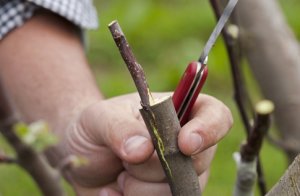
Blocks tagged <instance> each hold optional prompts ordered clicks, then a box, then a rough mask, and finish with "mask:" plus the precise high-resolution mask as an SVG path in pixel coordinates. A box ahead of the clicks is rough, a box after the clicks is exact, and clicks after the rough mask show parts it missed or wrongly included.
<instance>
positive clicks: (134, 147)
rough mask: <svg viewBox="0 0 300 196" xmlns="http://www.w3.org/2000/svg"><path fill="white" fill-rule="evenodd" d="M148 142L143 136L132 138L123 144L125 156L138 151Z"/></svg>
mask: <svg viewBox="0 0 300 196" xmlns="http://www.w3.org/2000/svg"><path fill="white" fill-rule="evenodd" d="M147 141H148V138H146V137H143V136H133V137H131V138H129V139H128V140H127V141H126V142H125V152H126V154H127V155H129V154H132V153H134V152H136V151H138V150H139V148H141V147H142V145H143V144H145V143H146V142H147Z"/></svg>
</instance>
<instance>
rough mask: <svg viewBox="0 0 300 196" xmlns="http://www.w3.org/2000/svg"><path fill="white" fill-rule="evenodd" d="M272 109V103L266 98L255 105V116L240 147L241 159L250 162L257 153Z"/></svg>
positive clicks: (268, 124) (268, 123) (268, 125)
mask: <svg viewBox="0 0 300 196" xmlns="http://www.w3.org/2000/svg"><path fill="white" fill-rule="evenodd" d="M273 111H274V104H273V103H272V102H270V101H268V100H264V101H261V102H259V103H258V104H257V105H256V112H257V116H256V119H255V122H254V126H253V130H252V131H251V133H250V135H249V137H248V138H247V143H246V144H245V145H243V147H242V149H241V155H242V160H244V161H248V162H250V161H253V160H254V159H256V157H257V156H258V155H259V152H260V149H261V146H262V142H263V139H264V137H265V135H266V134H267V131H268V129H269V127H270V115H271V113H272V112H273Z"/></svg>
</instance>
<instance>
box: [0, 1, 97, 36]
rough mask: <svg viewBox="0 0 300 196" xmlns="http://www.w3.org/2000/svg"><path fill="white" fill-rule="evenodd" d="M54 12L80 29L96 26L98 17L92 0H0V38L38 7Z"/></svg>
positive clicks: (26, 18)
mask: <svg viewBox="0 0 300 196" xmlns="http://www.w3.org/2000/svg"><path fill="white" fill-rule="evenodd" d="M42 8H43V9H47V10H49V11H51V12H53V13H56V14H58V15H60V16H62V17H64V18H65V19H67V20H68V21H70V22H72V23H73V24H75V25H76V26H78V27H79V28H81V29H95V28H97V27H98V17H97V12H96V9H95V7H94V5H93V2H92V0H1V1H0V39H2V38H3V37H4V36H5V35H6V34H7V33H9V32H10V31H11V30H13V29H15V28H17V27H19V26H22V25H23V24H24V23H25V22H26V20H28V19H30V18H31V17H32V16H33V14H34V12H35V11H37V10H39V9H42Z"/></svg>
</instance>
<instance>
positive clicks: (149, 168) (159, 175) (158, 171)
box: [123, 152, 166, 182]
mask: <svg viewBox="0 0 300 196" xmlns="http://www.w3.org/2000/svg"><path fill="white" fill-rule="evenodd" d="M123 166H124V168H125V169H126V171H127V172H128V173H129V174H130V175H131V176H133V177H135V178H137V179H139V180H142V181H147V182H162V181H164V180H165V179H166V176H165V173H164V171H163V168H162V166H161V163H160V161H159V159H158V156H157V153H156V152H155V153H153V155H152V156H151V158H150V159H148V160H147V161H146V162H144V163H141V164H128V163H123Z"/></svg>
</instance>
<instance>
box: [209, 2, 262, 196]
mask: <svg viewBox="0 0 300 196" xmlns="http://www.w3.org/2000/svg"><path fill="white" fill-rule="evenodd" d="M210 3H211V6H212V8H213V11H214V13H215V16H216V18H217V19H218V18H220V16H221V13H222V12H221V7H222V5H221V2H220V1H218V0H210ZM225 3H226V2H224V4H225ZM232 16H233V17H231V18H230V19H231V21H234V25H235V24H236V21H235V19H236V17H235V16H236V14H235V11H234V12H233V14H232ZM222 36H223V39H224V42H225V46H226V49H227V52H228V57H229V61H230V67H231V73H232V79H233V87H234V98H235V101H236V104H237V107H238V111H239V113H240V116H241V119H242V122H243V125H244V127H245V131H246V134H247V136H248V135H249V134H250V132H251V129H252V126H251V125H250V120H249V119H250V118H249V114H248V113H247V109H246V107H245V105H247V106H249V107H248V110H250V115H251V117H254V110H253V105H252V103H251V100H250V98H249V94H248V93H247V91H246V90H245V82H244V78H243V74H242V73H241V71H240V66H241V65H240V64H241V57H242V54H241V46H240V44H239V42H238V40H237V39H236V38H235V37H234V36H232V35H231V34H230V33H229V31H228V28H224V29H223V31H222ZM237 37H238V35H237ZM257 174H258V185H259V189H260V193H261V195H265V194H266V192H267V186H266V181H265V177H264V173H263V170H262V166H261V162H260V158H259V157H258V158H257Z"/></svg>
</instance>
